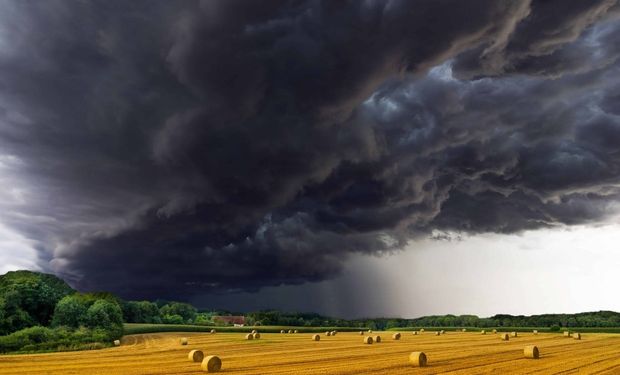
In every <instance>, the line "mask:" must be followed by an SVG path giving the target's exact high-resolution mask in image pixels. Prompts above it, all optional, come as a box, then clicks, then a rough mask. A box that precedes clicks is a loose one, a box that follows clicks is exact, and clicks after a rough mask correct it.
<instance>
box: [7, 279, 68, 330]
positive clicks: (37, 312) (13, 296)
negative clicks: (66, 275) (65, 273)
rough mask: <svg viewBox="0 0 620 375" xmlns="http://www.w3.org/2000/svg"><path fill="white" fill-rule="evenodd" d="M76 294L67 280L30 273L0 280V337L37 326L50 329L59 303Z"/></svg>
mask: <svg viewBox="0 0 620 375" xmlns="http://www.w3.org/2000/svg"><path fill="white" fill-rule="evenodd" d="M71 293H74V290H73V289H71V287H70V286H69V285H67V283H65V282H64V281H63V280H61V279H59V278H57V277H55V276H52V275H46V274H40V273H36V272H29V271H15V272H8V273H7V274H5V275H1V276H0V335H7V334H9V333H11V332H15V331H19V330H20V329H24V328H27V327H32V326H35V325H40V326H47V325H49V324H50V322H51V320H52V315H53V314H54V309H55V307H56V303H58V301H60V299H61V298H63V297H64V296H67V295H69V294H71Z"/></svg>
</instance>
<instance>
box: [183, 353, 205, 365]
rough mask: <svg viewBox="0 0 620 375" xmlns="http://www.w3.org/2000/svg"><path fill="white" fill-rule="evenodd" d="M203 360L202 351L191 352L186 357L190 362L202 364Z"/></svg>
mask: <svg viewBox="0 0 620 375" xmlns="http://www.w3.org/2000/svg"><path fill="white" fill-rule="evenodd" d="M204 358H205V355H204V353H203V352H202V350H191V351H190V352H189V354H188V355H187V359H189V360H190V361H191V362H202V360H203V359H204Z"/></svg>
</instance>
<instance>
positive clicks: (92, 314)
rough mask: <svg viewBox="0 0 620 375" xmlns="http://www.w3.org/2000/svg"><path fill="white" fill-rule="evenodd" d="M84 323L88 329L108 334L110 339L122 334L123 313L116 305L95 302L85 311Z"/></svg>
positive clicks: (108, 302)
mask: <svg viewBox="0 0 620 375" xmlns="http://www.w3.org/2000/svg"><path fill="white" fill-rule="evenodd" d="M84 323H85V324H86V326H87V327H88V328H102V329H105V330H106V331H108V332H109V333H110V337H111V338H114V337H120V336H121V335H122V334H123V312H122V311H121V308H120V306H119V305H118V304H117V303H114V302H110V301H108V300H103V299H102V300H97V301H96V302H95V303H93V304H92V305H91V306H90V307H89V308H88V310H87V311H86V316H85V318H84Z"/></svg>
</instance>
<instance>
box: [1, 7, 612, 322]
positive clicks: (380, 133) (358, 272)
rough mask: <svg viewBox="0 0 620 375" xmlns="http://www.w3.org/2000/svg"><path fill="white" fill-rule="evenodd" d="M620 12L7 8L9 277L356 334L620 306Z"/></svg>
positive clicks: (4, 250) (4, 194) (4, 243)
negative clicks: (382, 324)
mask: <svg viewBox="0 0 620 375" xmlns="http://www.w3.org/2000/svg"><path fill="white" fill-rule="evenodd" d="M619 56H620V3H619V2H618V1H616V0H594V1H570V2H567V1H563V0H553V1H534V0H533V1H528V0H523V1H497V0H476V1H473V0H472V1H466V2H465V1H459V0H454V1H434V0H420V1H398V0H391V1H379V0H376V1H371V0H367V1H351V2H333V1H301V0H300V1H292V0H291V1H280V0H278V1H276V0H274V1H261V2H247V1H235V0H233V1H223V0H222V1H216V0H204V1H183V2H181V1H178V2H171V1H141V0H138V1H131V2H127V1H88V2H81V1H79V2H77V1H76V2H68V1H61V0H58V1H55V0H49V1H39V2H26V1H18V0H15V1H9V0H5V1H0V262H1V263H0V271H2V272H3V271H8V270H11V269H23V268H26V269H37V270H42V271H45V272H52V273H55V274H57V275H59V276H62V277H63V278H65V279H66V280H68V281H69V282H70V283H71V284H72V285H73V286H74V287H76V288H78V289H80V290H84V291H90V290H107V291H111V292H114V293H118V294H119V295H120V296H122V297H124V298H128V299H143V298H148V299H156V298H169V299H177V300H186V301H192V302H194V303H195V304H196V305H198V306H200V307H213V308H218V307H228V308H234V309H238V310H245V309H255V308H269V307H275V308H281V309H286V310H303V311H320V312H324V313H327V314H331V315H338V316H371V315H393V316H418V315H424V314H434V313H436V314H438V313H476V314H481V315H491V314H493V313H500V312H501V313H528V314H529V313H539V312H568V311H581V310H597V309H616V310H618V309H620V306H614V305H613V301H611V300H610V299H609V298H606V296H609V295H614V294H615V290H613V288H614V286H615V285H618V281H619V280H617V278H616V276H614V272H615V269H617V266H618V261H619V259H620V254H619V253H618V251H617V250H616V249H614V245H613V244H615V243H619V242H618V241H617V240H618V238H617V236H616V233H617V232H618V228H617V226H615V225H616V224H614V223H617V217H618V215H619V214H620V212H619V211H620V210H619V206H618V203H619V202H620V185H619V182H620V95H619V92H620V61H619V60H618V58H619Z"/></svg>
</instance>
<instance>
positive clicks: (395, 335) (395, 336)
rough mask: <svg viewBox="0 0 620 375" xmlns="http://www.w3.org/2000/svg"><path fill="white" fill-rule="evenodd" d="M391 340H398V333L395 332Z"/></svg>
mask: <svg viewBox="0 0 620 375" xmlns="http://www.w3.org/2000/svg"><path fill="white" fill-rule="evenodd" d="M392 339H394V340H400V332H396V333H395V334H393V335H392Z"/></svg>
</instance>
